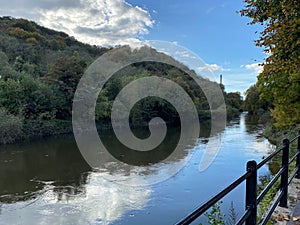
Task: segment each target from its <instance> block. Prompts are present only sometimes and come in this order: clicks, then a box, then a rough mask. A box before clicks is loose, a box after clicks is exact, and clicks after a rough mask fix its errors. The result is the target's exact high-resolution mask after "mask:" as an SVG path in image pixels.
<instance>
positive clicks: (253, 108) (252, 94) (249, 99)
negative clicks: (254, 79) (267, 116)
mask: <svg viewBox="0 0 300 225" xmlns="http://www.w3.org/2000/svg"><path fill="white" fill-rule="evenodd" d="M269 108H270V103H268V102H267V101H266V100H263V99H261V98H260V97H259V91H258V88H257V86H256V85H252V86H251V87H250V88H249V89H248V90H247V91H246V99H245V101H244V103H243V110H245V111H248V113H249V114H252V115H253V114H256V115H257V114H262V113H263V112H265V111H266V110H268V109H269Z"/></svg>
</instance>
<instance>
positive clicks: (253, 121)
mask: <svg viewBox="0 0 300 225" xmlns="http://www.w3.org/2000/svg"><path fill="white" fill-rule="evenodd" d="M245 124H246V129H247V132H248V133H249V134H255V133H257V131H258V130H261V123H260V116H258V115H249V114H246V115H245Z"/></svg>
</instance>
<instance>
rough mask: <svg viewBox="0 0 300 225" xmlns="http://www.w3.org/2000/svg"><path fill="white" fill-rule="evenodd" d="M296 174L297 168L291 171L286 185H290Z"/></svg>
mask: <svg viewBox="0 0 300 225" xmlns="http://www.w3.org/2000/svg"><path fill="white" fill-rule="evenodd" d="M297 172H298V167H296V168H295V169H294V170H293V172H292V174H291V176H290V177H289V180H288V185H290V183H291V182H292V180H293V178H294V177H295V176H296V174H297Z"/></svg>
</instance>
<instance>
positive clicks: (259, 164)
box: [257, 147, 283, 169]
mask: <svg viewBox="0 0 300 225" xmlns="http://www.w3.org/2000/svg"><path fill="white" fill-rule="evenodd" d="M282 149H283V147H281V148H280V149H278V150H276V151H275V152H273V153H272V154H271V155H269V156H267V157H266V158H265V159H264V160H262V161H261V162H260V163H258V164H257V169H259V168H261V167H262V166H263V165H265V164H266V163H267V162H269V161H270V160H271V159H272V158H273V157H275V156H276V155H277V154H278V153H279V152H281V151H282Z"/></svg>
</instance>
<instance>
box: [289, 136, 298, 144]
mask: <svg viewBox="0 0 300 225" xmlns="http://www.w3.org/2000/svg"><path fill="white" fill-rule="evenodd" d="M298 137H300V135H297V136H296V137H294V138H293V139H292V140H290V143H292V142H294V141H296V140H297V139H298Z"/></svg>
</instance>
